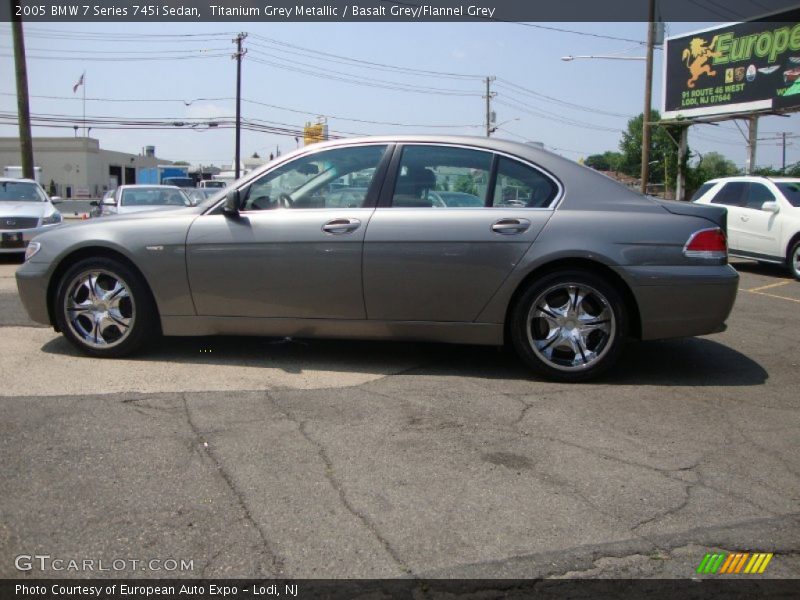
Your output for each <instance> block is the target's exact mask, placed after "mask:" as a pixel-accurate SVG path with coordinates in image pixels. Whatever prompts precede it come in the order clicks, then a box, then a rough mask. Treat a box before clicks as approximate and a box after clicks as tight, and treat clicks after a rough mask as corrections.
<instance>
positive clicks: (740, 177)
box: [706, 175, 800, 183]
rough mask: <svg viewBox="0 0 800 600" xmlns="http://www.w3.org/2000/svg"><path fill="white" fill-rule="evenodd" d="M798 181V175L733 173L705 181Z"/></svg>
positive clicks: (799, 178) (799, 179)
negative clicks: (778, 175)
mask: <svg viewBox="0 0 800 600" xmlns="http://www.w3.org/2000/svg"><path fill="white" fill-rule="evenodd" d="M764 180H766V181H775V182H781V181H800V177H771V176H768V175H733V176H731V177H716V178H714V179H709V180H708V181H706V183H721V182H723V181H764Z"/></svg>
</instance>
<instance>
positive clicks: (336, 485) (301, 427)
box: [265, 391, 414, 577]
mask: <svg viewBox="0 0 800 600" xmlns="http://www.w3.org/2000/svg"><path fill="white" fill-rule="evenodd" d="M265 395H266V398H267V401H269V402H270V403H271V404H272V406H274V407H275V409H276V410H277V411H278V412H280V413H281V414H282V415H284V416H285V417H286V418H287V419H289V420H290V421H291V422H292V423H294V424H295V425H296V426H297V430H298V431H299V432H300V434H301V435H302V436H303V437H304V438H305V439H306V441H307V442H308V443H309V444H311V446H313V447H314V449H315V450H316V452H317V456H319V458H320V460H321V461H322V462H323V464H324V465H325V478H326V479H327V480H328V483H329V484H330V486H331V487H332V488H333V489H334V491H336V493H337V494H338V496H339V502H341V504H342V506H344V508H345V509H346V510H347V511H348V512H349V513H350V514H351V515H353V516H354V517H355V518H356V519H358V520H359V521H360V522H361V524H362V525H363V526H364V527H365V528H366V529H367V530H368V531H369V532H370V533H371V534H372V535H373V537H374V538H375V539H376V540H378V543H380V545H381V546H382V547H383V548H384V550H385V551H386V553H387V554H388V555H389V556H390V557H391V559H392V560H393V561H394V563H395V564H396V565H397V566H398V567H399V568H400V569H401V570H402V571H403V572H404V573H408V574H410V575H411V576H412V577H413V576H414V571H413V569H412V568H411V567H410V566H409V565H408V564H407V563H406V562H405V561H404V560H403V558H402V557H401V556H400V554H399V553H398V552H397V550H395V549H394V548H393V547H392V545H391V543H390V542H389V540H387V539H386V538H385V537H384V536H383V534H382V533H381V532H380V530H379V529H378V527H377V525H375V523H374V522H373V521H372V519H370V518H369V517H368V516H367V515H365V514H364V513H363V512H361V511H360V510H358V509H357V508H356V507H355V506H354V505H353V503H352V502H351V501H350V499H349V498H348V497H347V493H346V492H345V490H344V487H343V486H342V483H341V482H340V481H339V479H338V478H337V477H336V472H335V469H334V465H333V461H332V460H331V457H330V456H329V455H328V452H327V451H326V450H325V446H323V445H322V443H321V442H319V441H318V440H316V439H315V438H314V437H313V436H312V435H311V434H310V433H309V432H308V429H307V421H303V420H300V419H298V418H297V416H296V415H294V414H293V413H292V412H291V411H289V410H286V409H284V408H282V407H281V406H279V405H278V403H277V401H276V400H275V399H274V398H273V397H272V394H270V393H269V391H266V392H265Z"/></svg>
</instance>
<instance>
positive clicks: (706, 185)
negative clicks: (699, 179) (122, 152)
mask: <svg viewBox="0 0 800 600" xmlns="http://www.w3.org/2000/svg"><path fill="white" fill-rule="evenodd" d="M715 185H717V184H716V183H704V184H703V185H701V186H700V187H699V188H697V191H696V192H695V193H694V194H693V195H692V199H691V200H690V202H694V201H695V200H699V199H700V198H701V197H702V196H703V194H705V193H706V192H707V191H708V190H710V189H711V188H712V187H714V186H715Z"/></svg>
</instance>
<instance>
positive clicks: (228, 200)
mask: <svg viewBox="0 0 800 600" xmlns="http://www.w3.org/2000/svg"><path fill="white" fill-rule="evenodd" d="M240 204H241V196H240V195H239V190H231V191H229V192H228V193H227V194H226V195H225V205H224V206H223V208H222V212H224V213H225V214H226V215H228V216H231V217H233V216H238V215H239V205H240Z"/></svg>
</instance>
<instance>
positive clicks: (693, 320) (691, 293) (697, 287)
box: [617, 265, 739, 340]
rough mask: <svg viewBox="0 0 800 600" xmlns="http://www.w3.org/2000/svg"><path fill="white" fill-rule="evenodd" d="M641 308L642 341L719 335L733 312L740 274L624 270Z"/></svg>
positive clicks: (721, 268) (712, 269) (728, 270)
mask: <svg viewBox="0 0 800 600" xmlns="http://www.w3.org/2000/svg"><path fill="white" fill-rule="evenodd" d="M617 271H618V272H619V274H620V275H621V276H622V277H623V278H624V279H625V280H626V281H627V282H628V284H629V285H630V287H631V291H632V292H633V295H634V297H635V299H636V302H637V304H638V306H639V316H640V317H641V324H642V339H643V340H655V339H665V338H677V337H689V336H695V335H706V334H709V333H719V332H720V331H724V330H725V328H726V325H725V321H726V320H727V318H728V316H729V315H730V313H731V310H732V309H733V304H734V302H735V301H736V293H737V291H738V289H739V274H738V273H737V272H736V270H735V269H734V268H733V267H731V266H730V265H718V266H709V267H702V266H682V267H660V266H659V267H624V268H619V269H617Z"/></svg>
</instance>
